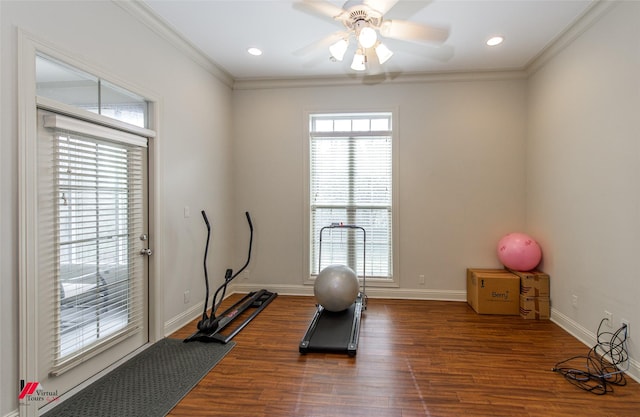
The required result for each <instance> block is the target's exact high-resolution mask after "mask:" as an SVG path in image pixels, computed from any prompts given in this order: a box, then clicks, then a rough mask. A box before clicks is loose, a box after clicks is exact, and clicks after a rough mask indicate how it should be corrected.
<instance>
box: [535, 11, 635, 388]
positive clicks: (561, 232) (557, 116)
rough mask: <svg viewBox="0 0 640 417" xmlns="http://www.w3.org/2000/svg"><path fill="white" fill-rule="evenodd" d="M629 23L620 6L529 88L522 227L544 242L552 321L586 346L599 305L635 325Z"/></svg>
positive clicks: (631, 33) (547, 67)
mask: <svg viewBox="0 0 640 417" xmlns="http://www.w3.org/2000/svg"><path fill="white" fill-rule="evenodd" d="M639 21H640V3H638V2H630V1H629V2H620V3H619V4H618V5H617V6H615V7H614V8H612V9H611V10H609V11H608V13H607V14H605V15H604V16H603V17H602V18H601V19H600V20H598V21H597V22H596V23H595V24H594V25H593V26H591V27H590V28H589V29H588V30H587V31H586V32H585V33H583V34H582V35H581V36H580V37H579V38H578V39H577V40H575V41H574V42H573V43H572V44H570V45H569V46H568V47H566V48H565V49H564V50H563V51H562V52H561V53H559V54H558V55H557V56H555V57H554V58H553V59H552V60H551V61H549V62H548V63H547V64H546V65H545V66H543V67H542V69H540V70H538V71H537V72H536V73H535V74H534V75H533V76H532V77H531V79H530V84H529V126H530V128H529V140H528V146H527V167H528V170H527V226H528V229H529V230H530V231H531V232H532V233H533V234H535V235H536V236H537V237H538V239H539V240H540V243H541V245H542V247H543V248H544V253H545V255H544V261H543V268H544V269H545V270H546V271H548V272H549V273H550V274H551V295H552V309H553V315H552V317H553V318H554V320H556V321H558V322H559V323H561V324H562V325H563V326H565V327H567V328H568V329H570V330H571V331H572V332H573V333H574V334H576V335H577V336H578V337H581V338H582V339H583V340H584V341H585V342H589V343H593V340H591V339H590V336H589V335H593V334H594V333H595V332H596V329H597V326H598V324H599V322H600V320H601V319H602V318H603V317H604V310H605V309H606V310H608V311H610V312H612V313H613V316H614V322H615V326H614V329H617V328H618V326H619V325H620V319H621V318H626V319H629V320H631V327H632V328H635V330H638V329H640V326H639V325H640V303H638V297H639V296H640V279H639V277H640V273H639V270H638V254H639V253H640V187H639V184H640V182H639V180H640V138H639V136H638V133H639V132H640V48H638V39H640V26H638V22H639ZM573 295H576V296H577V297H578V305H577V307H574V306H572V296H573ZM607 330H611V329H607ZM634 333H635V334H633V333H632V339H631V341H630V349H631V356H632V357H633V358H634V359H635V361H634V369H632V371H634V372H635V376H636V377H637V378H638V377H640V373H638V370H639V367H638V359H639V358H640V344H638V342H637V340H639V339H638V337H637V335H638V334H640V333H639V332H638V331H635V332H634ZM634 340H635V341H634Z"/></svg>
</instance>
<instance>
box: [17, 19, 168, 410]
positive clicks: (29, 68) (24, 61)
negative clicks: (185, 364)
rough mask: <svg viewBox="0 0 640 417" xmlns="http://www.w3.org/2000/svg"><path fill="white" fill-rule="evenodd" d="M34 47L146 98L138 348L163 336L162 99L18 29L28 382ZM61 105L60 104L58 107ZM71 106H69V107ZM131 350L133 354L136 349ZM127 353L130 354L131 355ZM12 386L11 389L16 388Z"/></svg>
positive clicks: (23, 358)
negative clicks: (144, 244) (144, 329)
mask: <svg viewBox="0 0 640 417" xmlns="http://www.w3.org/2000/svg"><path fill="white" fill-rule="evenodd" d="M38 52H41V53H44V54H46V55H48V56H51V57H53V58H55V59H59V60H60V61H62V62H65V63H67V64H69V65H72V66H74V67H76V68H79V69H81V70H84V71H86V72H89V73H91V74H94V75H96V76H98V77H100V78H103V79H106V80H111V81H115V84H117V85H120V86H122V87H124V88H127V89H128V90H130V91H133V92H135V93H136V94H139V95H140V96H143V97H145V98H146V99H147V100H148V102H149V112H148V113H149V114H148V117H149V129H150V130H153V131H155V138H153V139H151V138H150V139H149V144H148V162H147V164H148V165H147V170H148V224H149V232H148V235H149V245H150V247H152V248H153V252H154V255H152V256H150V257H149V264H148V269H149V274H148V280H149V281H148V286H147V287H148V297H147V298H148V312H147V314H148V318H149V322H148V332H149V333H148V343H147V344H146V345H144V346H143V347H142V348H140V349H139V350H142V349H145V348H147V347H148V346H150V345H151V344H153V343H155V342H156V341H158V340H160V339H162V338H163V337H164V320H163V317H164V277H163V273H162V268H161V267H160V261H159V259H160V258H159V256H158V255H159V254H162V253H163V250H162V244H163V242H162V239H161V236H163V227H162V224H163V223H164V222H162V218H163V217H164V215H163V210H162V205H161V204H160V202H161V201H162V195H161V190H162V189H161V187H160V184H162V177H161V169H160V160H161V158H160V150H161V144H160V142H161V141H160V137H161V136H160V123H159V120H160V119H159V115H160V110H161V104H162V103H161V100H160V99H159V98H158V97H156V96H155V95H154V94H152V93H150V92H148V91H145V89H143V88H140V87H139V86H136V85H131V84H130V83H126V82H123V81H122V80H120V79H118V78H117V77H115V76H111V75H110V74H106V73H105V72H104V71H103V70H101V69H99V68H96V67H95V66H92V65H90V64H87V63H86V62H79V61H78V60H77V59H75V58H74V57H73V56H72V54H70V53H68V52H64V51H63V50H62V49H61V48H59V47H57V46H55V45H51V44H50V43H48V42H46V41H44V40H42V39H38V38H36V37H35V36H33V35H32V34H29V33H27V32H25V31H23V30H22V29H20V28H18V63H17V67H18V68H17V69H18V174H19V175H18V178H19V181H18V205H19V209H18V232H19V237H20V239H19V246H18V252H19V255H18V294H19V311H18V320H19V322H18V333H19V344H18V349H19V350H18V355H19V360H18V371H19V379H20V380H23V381H27V382H37V380H38V376H37V375H38V374H37V369H38V366H37V365H38V364H37V356H38V351H37V346H38V343H40V342H41V341H40V340H39V337H38V329H37V319H36V316H37V305H38V286H37V276H38V270H37V268H38V267H37V243H38V240H37V239H38V238H37V233H36V232H37V230H36V228H35V224H36V221H35V220H36V219H37V187H36V185H37V181H38V178H37V169H38V167H37V164H36V159H35V157H33V156H34V155H37V151H36V142H37V140H36V139H37V103H36V74H35V59H36V54H37V53H38ZM61 107H62V108H63V109H64V107H65V106H61ZM69 110H71V107H69ZM136 353H137V352H134V353H133V354H132V355H134V354H136ZM130 356H131V355H130ZM126 359H127V358H126V357H125V358H122V359H121V360H119V361H118V362H116V363H114V364H113V365H112V366H111V367H109V368H107V369H106V370H104V371H103V372H100V373H98V374H96V375H95V376H94V378H91V379H89V380H87V381H79V383H78V386H77V387H76V388H74V389H72V390H71V391H69V392H67V393H66V394H64V395H62V396H61V399H64V397H66V396H70V395H72V394H73V393H75V392H76V391H77V390H79V389H81V388H83V387H85V386H87V385H89V384H90V383H91V382H93V381H94V380H95V379H97V378H98V377H99V376H101V375H102V374H104V373H106V372H107V371H108V370H110V369H112V368H114V367H115V366H117V365H118V364H119V363H121V362H122V361H124V360H126ZM18 388H19V387H16V392H18ZM49 405H50V406H53V405H55V404H53V403H50V404H49ZM49 408H51V407H48V406H44V407H42V408H38V407H28V406H23V404H20V407H19V415H20V416H37V415H38V414H39V410H40V411H42V412H45V411H47V409H49Z"/></svg>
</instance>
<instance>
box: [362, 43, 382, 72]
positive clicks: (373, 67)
mask: <svg viewBox="0 0 640 417" xmlns="http://www.w3.org/2000/svg"><path fill="white" fill-rule="evenodd" d="M364 56H365V57H366V59H367V74H368V75H377V74H382V73H384V69H383V68H382V64H380V60H379V59H378V56H377V55H376V52H375V50H374V49H373V48H368V49H365V51H364Z"/></svg>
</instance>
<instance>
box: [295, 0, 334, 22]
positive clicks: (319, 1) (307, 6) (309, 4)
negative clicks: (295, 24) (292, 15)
mask: <svg viewBox="0 0 640 417" xmlns="http://www.w3.org/2000/svg"><path fill="white" fill-rule="evenodd" d="M293 8H294V9H298V10H300V11H302V12H305V13H309V14H312V15H314V16H316V17H321V18H324V19H326V20H330V21H341V20H340V19H338V17H339V16H340V15H342V14H344V13H345V11H344V9H341V8H340V7H338V6H335V5H333V4H331V3H329V2H328V1H324V0H302V1H297V2H295V3H293Z"/></svg>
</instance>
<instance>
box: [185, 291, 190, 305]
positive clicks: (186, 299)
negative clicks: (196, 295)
mask: <svg viewBox="0 0 640 417" xmlns="http://www.w3.org/2000/svg"><path fill="white" fill-rule="evenodd" d="M190 300H191V292H190V291H189V290H186V291H185V292H184V303H185V304H189V301H190Z"/></svg>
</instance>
